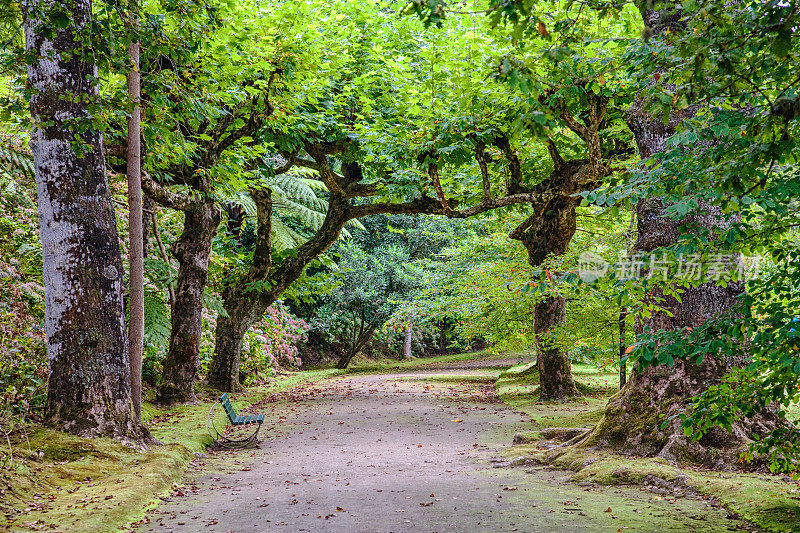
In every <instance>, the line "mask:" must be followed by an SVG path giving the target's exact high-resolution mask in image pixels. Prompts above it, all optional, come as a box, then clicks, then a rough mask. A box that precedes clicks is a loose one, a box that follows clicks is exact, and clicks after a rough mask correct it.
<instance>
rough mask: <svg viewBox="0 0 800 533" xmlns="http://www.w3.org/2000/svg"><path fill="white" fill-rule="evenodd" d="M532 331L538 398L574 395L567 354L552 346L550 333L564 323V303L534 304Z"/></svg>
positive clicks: (554, 299) (557, 298)
mask: <svg viewBox="0 0 800 533" xmlns="http://www.w3.org/2000/svg"><path fill="white" fill-rule="evenodd" d="M535 313H536V316H535V323H534V332H535V333H536V347H537V353H536V366H537V367H538V369H539V398H541V399H542V400H561V399H564V398H568V397H570V396H577V395H578V394H579V393H578V389H577V387H576V386H575V381H574V380H573V379H572V367H571V366H570V362H569V353H567V352H566V351H565V350H563V349H562V348H561V347H560V346H558V345H557V344H555V343H554V341H553V339H552V332H553V331H554V330H556V329H557V328H559V327H563V326H564V324H565V323H566V321H567V303H566V301H565V300H564V298H562V297H560V296H555V297H550V298H547V299H545V300H544V301H543V302H539V303H537V304H536V308H535Z"/></svg>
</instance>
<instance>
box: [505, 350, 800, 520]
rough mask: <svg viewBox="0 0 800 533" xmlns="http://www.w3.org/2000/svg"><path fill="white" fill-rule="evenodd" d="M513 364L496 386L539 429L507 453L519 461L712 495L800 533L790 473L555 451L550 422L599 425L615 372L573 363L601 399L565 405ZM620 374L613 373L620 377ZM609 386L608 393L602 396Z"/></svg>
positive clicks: (608, 480) (796, 487)
mask: <svg viewBox="0 0 800 533" xmlns="http://www.w3.org/2000/svg"><path fill="white" fill-rule="evenodd" d="M519 370H520V369H518V368H511V369H509V371H507V372H504V373H503V374H501V376H500V378H499V379H498V380H497V382H496V383H495V387H496V389H497V393H498V396H499V397H500V398H501V399H502V400H503V401H505V402H506V403H507V404H509V405H510V406H512V407H514V408H515V409H518V410H520V411H523V412H524V413H525V414H527V415H528V416H529V417H530V418H531V420H532V421H533V423H534V427H533V429H532V431H530V432H527V433H524V434H523V435H521V437H520V438H519V439H518V441H519V442H525V444H523V445H520V446H513V447H510V448H508V449H506V451H505V452H504V453H503V455H504V456H505V457H506V458H507V459H509V460H510V461H512V463H513V464H521V465H524V464H544V465H548V466H550V467H552V468H556V469H563V470H569V471H572V472H573V475H572V476H571V480H572V481H574V482H577V483H596V484H598V485H639V486H644V487H647V488H649V489H651V490H653V491H655V492H657V493H663V495H664V498H670V499H673V498H681V497H688V496H692V495H694V496H696V497H702V498H705V499H712V500H714V501H716V502H717V503H719V504H720V505H722V506H723V507H724V508H725V509H727V510H728V512H729V513H730V516H732V517H738V518H741V519H743V520H746V521H747V522H750V523H752V524H755V525H756V526H758V527H759V528H762V529H764V530H767V531H800V484H798V483H796V482H792V481H790V480H789V479H788V478H785V477H783V476H776V475H768V474H752V473H739V472H717V471H712V470H705V469H697V468H690V467H680V466H676V465H673V464H670V463H668V462H667V461H666V460H664V459H660V458H638V457H628V456H622V455H618V454H614V453H611V452H608V451H605V450H599V449H587V448H585V447H582V448H575V447H567V448H550V447H549V446H543V443H542V442H541V435H540V432H541V430H543V429H545V428H547V427H582V428H588V427H591V426H592V425H593V424H594V423H596V422H598V421H600V419H601V418H602V416H603V413H604V411H605V405H606V402H607V400H608V398H609V396H610V395H611V393H612V392H613V388H612V387H610V386H608V385H606V384H605V383H604V381H603V379H604V377H606V376H607V375H603V374H600V373H599V372H596V371H594V372H593V371H592V369H591V368H588V367H585V366H584V365H580V366H578V365H575V366H573V376H574V377H575V380H576V382H578V383H581V384H583V385H584V386H586V387H589V388H590V389H591V390H592V391H594V393H596V394H597V397H596V398H583V399H576V400H572V401H569V402H564V403H555V402H540V401H538V400H537V399H536V396H535V392H536V386H537V384H538V376H536V375H535V371H519ZM612 379H613V378H612ZM604 391H605V395H603V394H602V393H603V392H604Z"/></svg>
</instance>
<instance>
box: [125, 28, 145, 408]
mask: <svg viewBox="0 0 800 533" xmlns="http://www.w3.org/2000/svg"><path fill="white" fill-rule="evenodd" d="M132 22H133V24H134V25H135V24H136V20H135V19H134V18H132ZM128 54H129V56H130V59H131V63H132V67H131V71H130V72H129V73H128V96H129V97H130V99H131V101H132V102H133V109H132V110H131V116H130V118H129V119H128V158H127V159H128V161H127V164H128V172H127V174H128V208H129V211H128V240H129V242H130V251H129V252H128V262H129V267H128V276H129V277H128V282H129V284H130V289H129V296H128V298H129V300H128V352H129V354H130V365H131V397H132V400H133V412H134V415H135V416H136V420H137V422H138V421H140V420H141V418H142V353H143V350H144V231H143V224H142V165H141V161H142V159H141V107H140V106H139V98H140V96H141V77H140V73H139V43H138V42H132V43H131V44H130V46H129V47H128Z"/></svg>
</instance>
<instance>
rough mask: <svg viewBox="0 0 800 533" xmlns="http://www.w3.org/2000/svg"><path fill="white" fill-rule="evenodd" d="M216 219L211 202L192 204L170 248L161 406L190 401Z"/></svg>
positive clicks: (198, 358) (195, 376) (192, 398)
mask: <svg viewBox="0 0 800 533" xmlns="http://www.w3.org/2000/svg"><path fill="white" fill-rule="evenodd" d="M220 220H221V217H220V213H219V210H218V209H217V207H216V205H215V202H214V200H213V199H204V200H202V201H198V202H194V203H193V204H192V205H191V206H189V207H188V208H187V209H186V210H185V211H184V222H183V232H182V233H181V236H180V238H179V239H178V241H177V242H176V243H175V246H174V254H175V257H176V258H177V259H178V263H179V265H180V266H179V268H178V279H177V287H176V289H175V305H174V306H173V307H172V331H171V332H170V339H169V350H168V351H167V357H166V358H165V359H164V372H163V374H162V377H161V383H160V385H159V390H158V401H159V402H162V403H174V402H186V401H192V400H194V382H195V380H196V379H197V373H198V371H199V369H200V336H201V333H202V324H203V290H204V289H205V287H206V283H207V282H208V264H209V259H210V257H211V245H212V241H213V239H214V235H215V234H216V231H217V227H218V226H219V223H220Z"/></svg>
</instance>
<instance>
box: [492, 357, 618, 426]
mask: <svg viewBox="0 0 800 533" xmlns="http://www.w3.org/2000/svg"><path fill="white" fill-rule="evenodd" d="M572 374H573V377H574V378H575V381H576V384H577V385H578V387H579V389H581V392H583V393H584V394H586V396H584V397H581V398H576V399H573V400H571V401H568V402H549V401H548V402H543V401H540V400H539V399H538V388H539V374H538V372H537V371H536V367H535V366H533V365H531V364H530V363H528V364H521V365H517V366H514V367H511V368H509V369H508V370H507V371H505V372H503V373H502V374H501V375H500V377H499V378H498V380H497V381H496V382H495V389H496V390H497V395H498V396H499V397H500V399H501V400H503V401H504V402H505V403H507V404H508V405H510V406H511V407H513V408H515V409H518V410H520V411H522V412H524V413H525V414H527V415H528V416H530V418H531V420H532V421H533V424H534V429H533V430H532V431H531V432H529V433H527V434H526V435H525V436H526V437H529V438H538V437H539V432H540V431H541V430H542V429H545V428H548V427H584V428H589V427H592V425H594V424H595V423H596V422H598V421H599V420H600V418H601V417H602V416H603V409H604V408H605V405H606V401H607V399H608V396H610V394H611V393H613V392H614V391H615V390H616V384H615V380H616V379H617V378H616V375H615V374H607V373H601V372H600V371H599V370H597V368H595V367H593V366H590V365H572Z"/></svg>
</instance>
